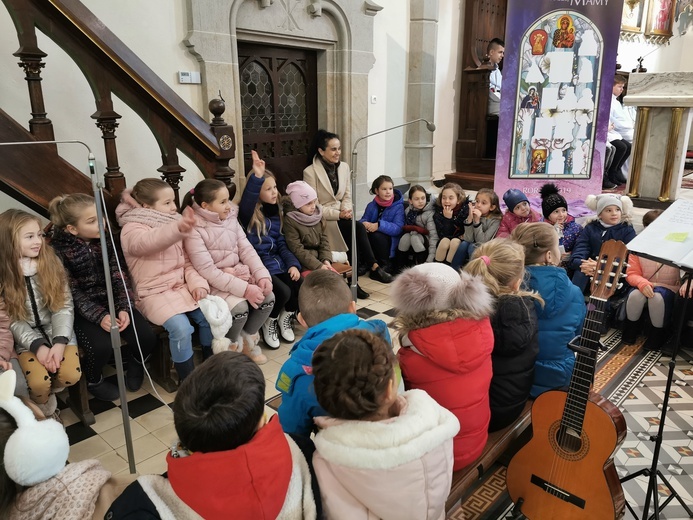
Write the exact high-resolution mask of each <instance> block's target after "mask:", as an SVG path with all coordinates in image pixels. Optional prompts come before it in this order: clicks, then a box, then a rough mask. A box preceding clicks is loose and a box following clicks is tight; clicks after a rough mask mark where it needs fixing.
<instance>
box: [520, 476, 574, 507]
mask: <svg viewBox="0 0 693 520" xmlns="http://www.w3.org/2000/svg"><path fill="white" fill-rule="evenodd" d="M530 482H531V483H532V484H534V485H535V486H538V487H539V488H541V489H543V490H544V491H546V492H547V493H548V494H549V495H553V496H555V497H556V498H560V499H561V500H563V501H564V502H568V503H569V504H573V505H575V506H577V507H579V508H580V509H585V500H584V499H583V498H580V497H578V496H576V495H573V494H572V493H568V492H567V491H566V490H565V489H561V488H559V487H558V486H554V485H553V484H551V483H550V482H547V481H546V480H544V479H543V478H540V477H537V476H536V475H534V474H533V475H532V477H531V478H530Z"/></svg>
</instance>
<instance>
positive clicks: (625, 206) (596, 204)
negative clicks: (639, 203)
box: [585, 193, 633, 217]
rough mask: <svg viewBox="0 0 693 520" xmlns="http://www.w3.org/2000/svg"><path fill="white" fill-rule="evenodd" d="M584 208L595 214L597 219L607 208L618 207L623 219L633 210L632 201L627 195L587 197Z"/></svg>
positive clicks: (603, 194)
mask: <svg viewBox="0 0 693 520" xmlns="http://www.w3.org/2000/svg"><path fill="white" fill-rule="evenodd" d="M585 206H587V207H588V208H589V209H591V210H592V211H594V212H596V214H597V217H598V216H599V214H600V213H601V212H602V211H604V208H606V207H607V206H618V207H619V208H620V209H621V213H623V216H624V217H629V216H630V214H631V212H632V210H633V201H632V200H630V197H628V196H627V195H617V194H616V193H601V194H600V195H588V196H587V198H586V199H585Z"/></svg>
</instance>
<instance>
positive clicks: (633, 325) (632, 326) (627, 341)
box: [621, 318, 640, 345]
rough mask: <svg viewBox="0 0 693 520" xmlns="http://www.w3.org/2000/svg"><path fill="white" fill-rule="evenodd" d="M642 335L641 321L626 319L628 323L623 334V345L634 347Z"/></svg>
mask: <svg viewBox="0 0 693 520" xmlns="http://www.w3.org/2000/svg"><path fill="white" fill-rule="evenodd" d="M639 335H640V320H636V321H632V320H629V319H628V318H626V323H625V325H624V326H623V332H622V333H621V343H623V344H624V345H633V344H634V343H635V342H636V341H637V340H638V336H639Z"/></svg>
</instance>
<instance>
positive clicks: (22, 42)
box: [0, 0, 236, 214]
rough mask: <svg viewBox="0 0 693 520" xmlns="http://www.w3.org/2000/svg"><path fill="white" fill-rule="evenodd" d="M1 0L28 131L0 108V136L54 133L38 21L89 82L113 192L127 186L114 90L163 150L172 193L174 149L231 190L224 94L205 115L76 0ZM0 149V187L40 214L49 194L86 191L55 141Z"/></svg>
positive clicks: (177, 172) (178, 169)
mask: <svg viewBox="0 0 693 520" xmlns="http://www.w3.org/2000/svg"><path fill="white" fill-rule="evenodd" d="M2 2H3V3H4V5H5V7H6V8H7V10H8V12H9V14H10V16H11V18H12V21H13V23H14V25H15V28H16V31H17V38H18V40H19V48H18V50H17V51H16V52H15V53H14V56H16V57H17V58H18V59H19V64H20V66H21V67H22V68H23V69H24V72H25V75H26V77H25V79H26V81H27V86H28V91H29V99H30V104H31V116H32V117H31V119H30V120H29V121H28V127H29V128H28V131H27V130H26V129H25V128H24V127H23V126H22V125H21V124H20V123H18V122H16V121H14V120H13V119H12V118H11V117H9V116H8V115H7V114H6V113H5V112H2V111H0V142H17V141H28V140H36V141H51V140H54V139H55V137H54V132H53V123H52V122H51V120H50V119H49V118H48V117H47V113H48V109H50V107H45V106H44V99H43V91H42V86H41V82H42V78H41V69H42V68H43V67H44V66H45V63H44V61H43V60H44V58H45V57H46V54H45V53H44V52H43V51H42V50H41V49H39V47H38V45H37V39H36V30H37V29H38V30H40V31H41V32H42V33H44V34H45V35H46V36H47V37H48V38H50V39H51V40H53V41H54V42H55V43H56V44H57V45H58V46H60V47H61V48H62V49H63V50H64V51H65V52H66V53H67V54H68V56H70V58H71V59H72V60H73V61H74V62H75V64H76V65H77V66H78V67H79V68H80V70H81V71H82V73H83V74H84V77H85V78H86V80H87V82H88V83H89V86H90V87H91V90H92V93H93V96H94V99H93V102H94V103H95V105H96V108H97V110H96V112H94V114H92V116H91V118H92V119H93V120H94V122H95V124H96V126H97V127H98V128H99V129H100V130H101V133H102V137H103V142H104V149H105V158H106V161H105V162H106V171H105V172H104V180H105V186H106V189H107V190H108V191H109V192H110V194H111V196H112V197H113V200H115V201H117V200H118V198H119V196H120V192H121V191H122V190H123V189H124V188H125V186H126V180H125V175H124V174H123V172H121V170H120V165H119V160H118V149H117V146H116V133H117V128H118V124H119V123H118V120H119V119H120V118H121V115H120V114H118V113H117V112H116V111H115V110H114V105H113V95H115V96H117V97H118V99H119V100H122V101H123V102H124V103H125V104H126V105H128V106H129V107H130V108H131V109H132V110H133V111H134V112H135V113H136V114H137V115H138V116H139V117H141V118H142V120H143V121H144V122H145V124H146V125H147V126H148V127H149V129H150V130H151V132H152V134H153V136H154V137H155V138H156V141H157V144H158V148H159V150H158V153H159V154H160V156H161V158H162V165H161V166H160V167H159V168H158V171H159V172H160V173H161V178H162V179H164V180H166V181H167V182H168V183H169V184H170V185H171V187H172V188H173V189H174V191H175V193H176V197H178V185H179V183H180V181H181V178H182V173H183V172H184V171H185V169H184V168H183V167H182V166H181V165H180V163H179V161H178V152H181V153H183V154H184V155H186V156H187V157H189V158H190V159H191V160H192V161H193V162H194V163H195V165H196V166H197V167H198V168H199V169H200V171H201V172H202V173H203V174H204V175H205V176H206V177H214V178H217V179H219V180H221V181H223V182H224V183H225V184H226V185H227V186H228V187H229V190H230V191H231V194H232V196H233V193H234V192H235V185H234V183H233V177H234V176H235V172H234V171H233V170H232V169H231V168H230V167H229V164H228V163H229V160H230V159H232V158H234V157H235V150H236V141H235V135H234V130H233V127H232V126H231V125H227V124H226V123H225V121H224V119H223V118H222V115H223V113H224V108H225V107H224V103H223V102H222V101H221V100H213V101H212V102H210V106H209V109H210V112H211V113H212V115H213V118H212V120H211V123H208V122H206V121H205V120H204V119H203V118H202V117H200V115H199V114H197V112H195V111H194V110H193V109H192V108H191V107H190V106H189V105H188V104H187V103H185V101H183V100H182V99H181V98H180V97H179V96H178V95H177V94H176V93H175V92H174V91H173V90H172V89H171V88H170V87H169V86H168V85H166V84H165V83H164V82H163V81H162V80H161V79H160V78H159V77H158V76H157V75H156V74H155V73H154V72H153V71H152V70H151V69H150V68H149V67H148V66H147V65H146V64H145V63H144V62H143V61H142V60H140V59H139V58H138V56H137V55H136V54H135V53H134V52H132V51H131V50H130V49H129V48H128V47H127V46H126V45H125V44H124V43H123V42H122V41H121V40H120V39H118V38H117V37H116V36H115V34H113V33H112V32H111V31H110V30H109V29H108V28H107V27H105V26H104V24H103V23H102V22H101V21H100V20H99V19H98V18H96V16H94V14H93V13H92V12H91V11H89V10H88V9H87V8H86V7H85V6H84V5H83V4H82V3H81V2H79V1H78V0H2ZM65 81H69V78H65ZM86 102H91V100H86ZM0 108H2V107H0ZM0 155H1V157H2V160H1V161H0V190H2V191H3V192H5V193H7V194H9V195H10V196H11V197H13V198H15V199H17V200H19V201H21V202H22V203H24V204H26V205H27V206H29V207H30V208H32V209H34V210H36V211H38V212H41V213H44V214H45V208H46V207H47V204H48V201H50V199H51V198H52V197H54V196H55V195H58V194H60V193H70V192H90V191H91V183H90V179H89V178H88V177H87V176H86V175H85V174H84V173H82V172H81V171H79V170H78V169H75V168H74V167H72V166H71V165H70V164H68V163H67V162H65V161H64V160H63V159H61V158H60V156H59V155H58V153H57V148H56V147H55V146H54V145H46V146H31V147H21V146H4V147H0ZM85 158H86V154H85ZM85 162H86V161H85ZM85 166H86V165H85Z"/></svg>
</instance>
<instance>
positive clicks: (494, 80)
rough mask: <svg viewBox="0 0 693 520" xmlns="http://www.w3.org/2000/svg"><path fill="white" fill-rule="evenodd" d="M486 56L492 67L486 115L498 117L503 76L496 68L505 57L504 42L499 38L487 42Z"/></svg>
mask: <svg viewBox="0 0 693 520" xmlns="http://www.w3.org/2000/svg"><path fill="white" fill-rule="evenodd" d="M486 54H487V55H488V58H489V63H490V65H491V66H492V67H493V70H492V71H491V75H490V77H489V87H488V110H487V112H486V113H487V114H489V115H498V112H499V111H500V99H501V83H502V82H503V76H502V75H501V71H500V69H499V68H498V64H499V63H500V62H501V60H502V59H503V56H504V55H505V42H504V41H503V40H501V39H500V38H494V39H493V40H491V41H490V42H489V44H488V47H487V48H486Z"/></svg>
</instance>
